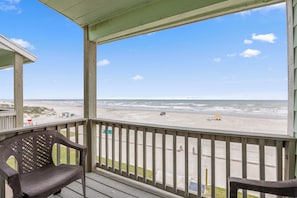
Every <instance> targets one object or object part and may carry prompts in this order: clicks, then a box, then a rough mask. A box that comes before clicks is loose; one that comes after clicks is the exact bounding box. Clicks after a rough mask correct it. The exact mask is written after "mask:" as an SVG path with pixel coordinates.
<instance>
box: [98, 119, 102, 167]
mask: <svg viewBox="0 0 297 198" xmlns="http://www.w3.org/2000/svg"><path fill="white" fill-rule="evenodd" d="M98 154H99V167H101V165H102V122H100V123H99V141H98Z"/></svg>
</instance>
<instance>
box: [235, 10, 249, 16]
mask: <svg viewBox="0 0 297 198" xmlns="http://www.w3.org/2000/svg"><path fill="white" fill-rule="evenodd" d="M238 14H239V15H241V16H247V15H248V16H249V15H251V14H252V12H251V11H250V10H248V11H242V12H239V13H238Z"/></svg>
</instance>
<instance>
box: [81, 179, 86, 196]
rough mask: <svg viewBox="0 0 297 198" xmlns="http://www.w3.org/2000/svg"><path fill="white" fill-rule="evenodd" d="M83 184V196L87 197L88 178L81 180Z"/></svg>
mask: <svg viewBox="0 0 297 198" xmlns="http://www.w3.org/2000/svg"><path fill="white" fill-rule="evenodd" d="M81 184H82V190H83V195H84V197H86V177H85V176H84V177H83V178H81Z"/></svg>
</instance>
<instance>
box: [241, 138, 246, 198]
mask: <svg viewBox="0 0 297 198" xmlns="http://www.w3.org/2000/svg"><path fill="white" fill-rule="evenodd" d="M246 143H247V139H246V138H242V139H241V147H242V178H247V152H246ZM242 197H243V198H246V197H247V191H246V190H243V191H242Z"/></svg>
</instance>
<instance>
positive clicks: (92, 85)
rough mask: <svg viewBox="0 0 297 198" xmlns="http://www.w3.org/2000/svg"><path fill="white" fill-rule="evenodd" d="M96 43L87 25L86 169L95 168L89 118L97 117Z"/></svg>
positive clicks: (94, 135) (92, 126) (93, 130)
mask: <svg viewBox="0 0 297 198" xmlns="http://www.w3.org/2000/svg"><path fill="white" fill-rule="evenodd" d="M96 62H97V45H96V43H95V42H92V41H90V40H89V31H88V27H85V28H84V118H87V119H88V121H87V124H86V127H85V135H86V136H85V138H84V139H85V142H84V144H85V145H87V146H88V159H87V171H92V170H94V169H95V168H96V150H97V149H96V148H97V147H96V126H95V125H93V124H92V122H91V121H90V120H89V119H90V118H96V117H97V86H96V85H97V80H96V79H97V64H96Z"/></svg>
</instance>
